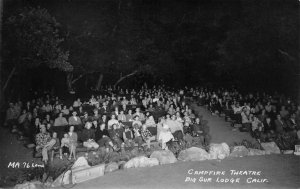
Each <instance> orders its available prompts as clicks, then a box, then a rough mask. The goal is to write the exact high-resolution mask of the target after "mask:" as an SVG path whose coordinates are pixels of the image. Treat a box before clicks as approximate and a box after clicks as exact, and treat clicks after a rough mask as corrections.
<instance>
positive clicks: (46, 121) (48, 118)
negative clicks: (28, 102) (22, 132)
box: [43, 114, 53, 125]
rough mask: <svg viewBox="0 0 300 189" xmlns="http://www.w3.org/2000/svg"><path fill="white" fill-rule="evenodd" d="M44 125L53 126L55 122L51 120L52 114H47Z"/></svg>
mask: <svg viewBox="0 0 300 189" xmlns="http://www.w3.org/2000/svg"><path fill="white" fill-rule="evenodd" d="M43 124H44V125H47V124H51V125H53V120H52V119H51V118H50V114H46V117H45V119H44V120H43Z"/></svg>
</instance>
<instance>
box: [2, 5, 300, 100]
mask: <svg viewBox="0 0 300 189" xmlns="http://www.w3.org/2000/svg"><path fill="white" fill-rule="evenodd" d="M26 6H31V7H41V8H45V9H47V10H48V12H49V13H50V14H51V16H53V17H55V19H56V20H57V22H59V23H60V29H61V31H62V35H63V36H65V41H64V42H63V45H62V48H63V49H66V50H68V51H69V52H70V55H69V61H70V63H71V64H72V65H73V67H74V70H73V73H74V74H75V75H79V74H82V73H84V74H85V75H84V77H82V78H81V79H80V80H78V82H76V84H74V87H75V89H76V90H87V89H90V88H91V87H93V86H95V84H96V82H97V80H98V77H99V74H103V76H104V77H103V82H102V85H107V84H112V85H113V84H114V83H115V82H116V81H117V80H118V78H119V76H120V73H121V72H122V74H124V75H125V74H129V73H130V72H131V71H132V70H134V69H135V68H136V67H139V66H141V65H149V67H150V69H149V70H146V71H144V72H140V73H139V74H136V75H134V76H133V77H130V78H128V79H126V80H124V81H123V82H121V83H120V84H119V85H120V86H121V87H131V88H132V87H140V86H141V85H142V84H143V83H144V82H147V83H148V85H150V86H151V85H153V84H160V83H162V82H163V83H165V84H167V85H170V86H172V87H182V86H186V85H187V86H194V85H202V86H223V87H228V86H232V85H235V86H237V87H238V88H240V89H241V90H242V91H245V92H246V91H264V92H274V91H278V92H281V93H284V94H287V95H290V96H292V97H294V98H296V97H297V94H298V93H299V85H300V80H299V73H300V71H299V54H300V53H299V52H300V51H299V2H298V1H292V0H281V1H279V0H231V1H224V0H223V1H220V0H201V1H200V0H198V1H197V0H188V1H179V0H100V1H91V0H88V1H84V0H59V1H45V0H30V1H25V0H23V1H18V0H10V1H4V10H3V15H4V17H3V20H4V22H5V20H6V19H7V18H9V17H10V16H11V15H14V14H17V13H18V11H19V10H20V8H22V7H26ZM3 28H4V33H3V44H4V45H5V44H10V43H11V41H12V40H11V39H10V38H9V37H6V35H5V34H6V33H5V32H9V30H5V25H4V26H3ZM10 45H11V44H10ZM6 50H7V51H8V52H10V53H7V54H5V53H4V55H3V57H4V58H3V66H2V70H1V72H3V74H2V77H3V79H2V80H5V78H6V77H7V76H8V73H9V72H10V70H11V69H12V65H13V57H15V56H17V55H16V54H14V51H13V49H9V48H8V49H6ZM65 80H66V74H65V73H64V72H62V71H60V70H58V69H50V68H49V67H47V66H43V65H40V66H38V67H33V68H32V67H30V68H26V69H21V70H19V71H18V72H17V73H16V74H14V77H13V78H12V80H11V82H10V84H9V88H8V90H6V96H9V98H17V97H20V96H22V95H26V93H27V91H29V89H31V88H32V89H33V90H45V89H47V90H51V89H54V90H55V91H57V92H62V91H66V89H67V87H66V82H65Z"/></svg>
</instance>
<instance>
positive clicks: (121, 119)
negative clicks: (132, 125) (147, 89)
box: [118, 110, 126, 122]
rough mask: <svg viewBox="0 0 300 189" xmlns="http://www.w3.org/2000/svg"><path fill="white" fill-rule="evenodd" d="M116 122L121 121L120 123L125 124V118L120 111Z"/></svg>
mask: <svg viewBox="0 0 300 189" xmlns="http://www.w3.org/2000/svg"><path fill="white" fill-rule="evenodd" d="M118 121H122V122H125V121H126V116H125V114H124V111H123V110H121V111H120V114H119V115H118Z"/></svg>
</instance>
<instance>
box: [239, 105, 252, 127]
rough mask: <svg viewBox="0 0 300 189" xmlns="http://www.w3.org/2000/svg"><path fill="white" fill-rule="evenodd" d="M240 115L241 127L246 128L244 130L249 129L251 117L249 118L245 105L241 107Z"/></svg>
mask: <svg viewBox="0 0 300 189" xmlns="http://www.w3.org/2000/svg"><path fill="white" fill-rule="evenodd" d="M241 117H242V127H243V128H244V129H246V131H250V128H251V119H250V111H249V110H248V109H247V107H244V108H243V109H242V113H241Z"/></svg>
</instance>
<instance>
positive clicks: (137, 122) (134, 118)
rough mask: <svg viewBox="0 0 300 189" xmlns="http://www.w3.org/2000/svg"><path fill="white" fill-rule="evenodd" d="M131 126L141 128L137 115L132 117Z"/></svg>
mask: <svg viewBox="0 0 300 189" xmlns="http://www.w3.org/2000/svg"><path fill="white" fill-rule="evenodd" d="M132 125H137V126H138V127H139V128H141V126H142V122H141V121H140V119H139V116H138V115H135V116H134V117H133V122H132Z"/></svg>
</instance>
